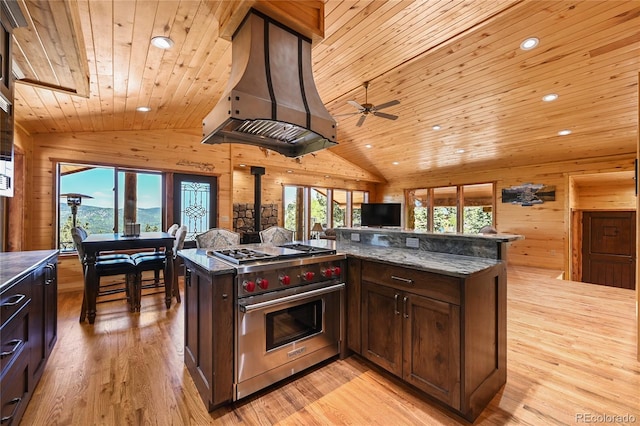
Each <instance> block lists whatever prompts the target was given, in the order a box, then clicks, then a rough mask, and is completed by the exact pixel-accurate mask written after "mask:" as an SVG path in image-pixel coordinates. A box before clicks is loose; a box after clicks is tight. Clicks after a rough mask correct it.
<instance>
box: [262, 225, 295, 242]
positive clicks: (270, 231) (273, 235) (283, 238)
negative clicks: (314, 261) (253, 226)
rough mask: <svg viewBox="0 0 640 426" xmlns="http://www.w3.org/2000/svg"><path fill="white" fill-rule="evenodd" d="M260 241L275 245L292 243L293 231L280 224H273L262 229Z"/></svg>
mask: <svg viewBox="0 0 640 426" xmlns="http://www.w3.org/2000/svg"><path fill="white" fill-rule="evenodd" d="M260 241H261V242H263V243H271V244H274V245H279V244H284V243H290V242H291V241H293V231H290V230H288V229H286V228H282V227H280V226H272V227H271V228H267V229H265V230H262V231H260Z"/></svg>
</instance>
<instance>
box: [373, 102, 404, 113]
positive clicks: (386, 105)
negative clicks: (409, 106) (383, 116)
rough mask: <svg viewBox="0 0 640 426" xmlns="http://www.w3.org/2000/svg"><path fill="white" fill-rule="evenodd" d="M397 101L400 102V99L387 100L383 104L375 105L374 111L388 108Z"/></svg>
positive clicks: (396, 103)
mask: <svg viewBox="0 0 640 426" xmlns="http://www.w3.org/2000/svg"><path fill="white" fill-rule="evenodd" d="M399 103H400V101H398V100H393V101H389V102H385V103H383V104H380V105H377V106H375V107H374V108H375V110H376V111H380V110H381V109H384V108H389V107H391V106H394V105H398V104H399Z"/></svg>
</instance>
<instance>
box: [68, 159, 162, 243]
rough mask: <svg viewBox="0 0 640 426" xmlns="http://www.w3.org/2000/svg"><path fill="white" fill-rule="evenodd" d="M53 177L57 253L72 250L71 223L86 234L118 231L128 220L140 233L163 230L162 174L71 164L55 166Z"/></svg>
mask: <svg viewBox="0 0 640 426" xmlns="http://www.w3.org/2000/svg"><path fill="white" fill-rule="evenodd" d="M57 174H58V195H59V197H58V200H59V202H58V218H59V219H58V247H59V249H60V251H62V252H64V251H71V250H73V249H74V248H73V240H72V238H71V228H72V227H73V226H74V225H75V224H77V225H78V226H82V227H83V228H85V229H86V230H87V232H88V233H89V234H98V233H112V232H120V231H121V230H122V229H123V226H124V225H123V224H124V223H125V221H129V220H134V221H135V222H136V223H139V224H140V230H141V231H143V232H148V231H159V230H161V229H163V223H162V218H163V217H164V214H163V213H164V212H163V207H162V205H163V204H162V194H163V186H164V182H163V176H162V174H160V173H154V172H141V171H135V170H129V169H119V168H117V167H106V166H93V165H87V164H72V163H59V164H58V167H57ZM65 194H71V195H65ZM125 200H126V201H125ZM125 207H126V208H125ZM125 215H128V216H129V218H128V219H125Z"/></svg>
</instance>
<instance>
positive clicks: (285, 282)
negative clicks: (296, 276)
mask: <svg viewBox="0 0 640 426" xmlns="http://www.w3.org/2000/svg"><path fill="white" fill-rule="evenodd" d="M280 283H281V284H282V285H289V284H291V277H290V276H289V275H280Z"/></svg>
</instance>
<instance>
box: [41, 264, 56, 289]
mask: <svg viewBox="0 0 640 426" xmlns="http://www.w3.org/2000/svg"><path fill="white" fill-rule="evenodd" d="M55 270H56V267H55V265H54V264H53V263H47V265H46V266H45V280H44V283H45V285H51V284H53V281H55V278H53V274H54V272H55Z"/></svg>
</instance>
